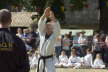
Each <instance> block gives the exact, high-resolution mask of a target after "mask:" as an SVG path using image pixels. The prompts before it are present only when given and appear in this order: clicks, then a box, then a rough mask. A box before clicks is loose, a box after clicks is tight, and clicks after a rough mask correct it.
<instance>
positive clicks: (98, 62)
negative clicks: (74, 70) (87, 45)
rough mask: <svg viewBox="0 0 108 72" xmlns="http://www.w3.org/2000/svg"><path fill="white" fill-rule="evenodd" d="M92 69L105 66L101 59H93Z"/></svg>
mask: <svg viewBox="0 0 108 72" xmlns="http://www.w3.org/2000/svg"><path fill="white" fill-rule="evenodd" d="M92 67H93V68H105V64H104V62H103V60H102V59H95V60H94V63H93V65H92Z"/></svg>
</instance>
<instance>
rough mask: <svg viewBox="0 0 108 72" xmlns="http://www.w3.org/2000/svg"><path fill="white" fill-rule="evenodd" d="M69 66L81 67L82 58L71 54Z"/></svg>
mask: <svg viewBox="0 0 108 72" xmlns="http://www.w3.org/2000/svg"><path fill="white" fill-rule="evenodd" d="M67 66H68V67H74V68H79V67H80V66H81V59H80V57H78V56H74V57H73V56H70V57H69V60H68V65H67Z"/></svg>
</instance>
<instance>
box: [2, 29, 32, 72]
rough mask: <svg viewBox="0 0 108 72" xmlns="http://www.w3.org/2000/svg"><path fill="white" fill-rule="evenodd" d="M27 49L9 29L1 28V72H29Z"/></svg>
mask: <svg viewBox="0 0 108 72" xmlns="http://www.w3.org/2000/svg"><path fill="white" fill-rule="evenodd" d="M29 69H30V67H29V61H28V56H27V53H26V48H25V45H24V43H23V42H22V40H21V39H19V38H18V37H16V36H15V35H14V34H12V33H11V32H10V31H9V30H8V29H7V28H0V72H29Z"/></svg>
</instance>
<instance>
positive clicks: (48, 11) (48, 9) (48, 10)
mask: <svg viewBox="0 0 108 72" xmlns="http://www.w3.org/2000/svg"><path fill="white" fill-rule="evenodd" d="M50 11H51V10H50V7H48V8H46V9H45V10H44V16H45V17H49V16H50Z"/></svg>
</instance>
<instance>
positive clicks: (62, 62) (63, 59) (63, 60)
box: [55, 51, 68, 67]
mask: <svg viewBox="0 0 108 72" xmlns="http://www.w3.org/2000/svg"><path fill="white" fill-rule="evenodd" d="M67 64H68V57H67V55H66V53H65V51H62V52H61V55H60V56H59V63H58V64H56V65H55V66H56V67H66V66H67Z"/></svg>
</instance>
